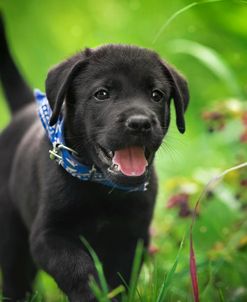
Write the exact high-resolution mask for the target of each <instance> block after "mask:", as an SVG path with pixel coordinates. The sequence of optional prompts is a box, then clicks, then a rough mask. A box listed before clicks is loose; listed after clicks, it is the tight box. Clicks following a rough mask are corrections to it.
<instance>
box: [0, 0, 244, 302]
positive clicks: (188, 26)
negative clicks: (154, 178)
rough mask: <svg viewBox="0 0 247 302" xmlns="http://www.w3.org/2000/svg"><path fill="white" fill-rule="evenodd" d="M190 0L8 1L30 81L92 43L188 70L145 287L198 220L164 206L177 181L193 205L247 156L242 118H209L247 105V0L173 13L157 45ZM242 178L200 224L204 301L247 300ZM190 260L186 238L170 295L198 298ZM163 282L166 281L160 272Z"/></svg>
mask: <svg viewBox="0 0 247 302" xmlns="http://www.w3.org/2000/svg"><path fill="white" fill-rule="evenodd" d="M190 3H191V1H186V0H174V1H162V0H154V1H152V2H151V1H149V0H107V1H104V0H73V1H68V0H52V1H48V0H43V1H38V0H22V1H18V0H2V2H0V9H1V11H2V12H3V14H4V17H5V21H6V28H7V32H8V38H9V43H10V46H11V50H12V53H13V55H14V57H15V59H16V62H17V63H18V65H19V67H20V69H21V70H22V72H23V74H24V75H25V76H26V78H27V80H28V81H29V83H30V85H32V87H38V88H40V89H44V80H45V77H46V74H47V70H48V69H49V68H50V67H51V66H52V65H53V64H56V63H58V62H60V61H61V60H62V59H64V58H66V57H68V56H70V55H71V54H73V53H75V52H77V51H80V49H83V48H84V47H95V46H97V45H100V44H105V43H128V44H137V45H139V46H143V47H148V48H152V49H154V50H156V51H157V52H159V54H160V55H161V56H162V57H163V58H165V59H166V60H167V61H168V62H169V63H171V64H173V65H175V66H176V67H177V68H178V69H179V70H181V72H182V73H183V74H184V75H185V76H186V77H187V79H188V81H189V86H190V92H191V104H190V106H189V110H188V112H187V114H186V121H187V132H186V134H185V135H184V136H181V135H180V134H178V133H177V130H176V128H175V126H174V123H173V124H172V127H171V129H170V131H169V134H168V136H167V138H166V139H165V142H164V144H163V146H162V148H161V150H160V151H159V153H158V155H157V158H156V166H157V168H158V173H159V176H160V192H159V199H158V204H157V207H156V213H155V219H154V228H155V231H154V233H155V234H154V236H153V241H154V242H155V244H156V245H157V247H158V252H157V253H156V256H155V259H151V262H150V263H151V264H150V263H149V262H148V263H147V264H146V265H145V267H144V269H143V273H142V275H141V278H140V284H139V286H140V291H143V290H145V289H146V287H147V286H148V285H147V284H149V285H150V283H152V280H151V281H150V278H151V277H150V276H151V275H152V274H149V272H150V270H152V267H153V263H155V264H156V267H158V273H157V274H158V275H159V276H160V280H163V277H164V274H165V273H166V272H167V271H169V270H170V269H171V267H172V265H173V263H174V261H175V258H176V254H177V252H178V248H179V242H180V241H181V239H182V237H183V235H184V232H185V230H186V229H187V228H188V226H189V224H190V221H191V220H190V218H187V219H185V218H181V217H179V215H178V212H177V210H176V209H165V205H166V203H167V199H168V197H169V196H170V195H171V194H173V193H174V192H173V188H174V187H176V186H179V185H180V184H181V183H183V182H185V183H186V182H187V183H189V185H190V186H191V187H192V188H193V186H194V187H195V186H196V188H197V189H196V190H194V191H193V190H192V191H193V194H191V196H192V197H191V200H190V203H191V205H193V204H194V203H195V201H196V198H197V197H198V196H199V193H200V190H201V189H202V187H203V184H205V183H206V182H207V181H208V180H209V178H210V176H211V175H212V173H214V172H215V171H219V170H222V169H224V168H227V167H229V166H232V165H234V164H236V162H237V161H238V159H239V156H240V155H239V154H241V156H242V154H246V144H245V145H243V144H240V143H239V135H240V132H241V129H240V128H241V126H240V122H239V121H237V120H236V119H233V120H230V121H229V123H228V122H227V127H226V129H225V130H224V131H223V132H221V133H216V134H212V135H210V134H208V133H207V131H206V126H205V123H204V121H203V119H202V118H201V115H202V112H203V111H205V110H210V109H211V108H213V107H214V104H215V103H221V102H223V101H225V100H227V99H229V98H238V99H239V100H240V101H239V102H240V103H241V104H242V106H243V108H244V105H245V102H246V100H245V96H246V94H247V82H246V67H247V63H246V62H247V52H246V49H247V35H246V33H247V3H246V2H245V1H230V0H228V1H217V2H211V3H204V1H199V2H198V3H199V5H196V6H194V7H193V8H192V9H190V10H188V11H186V12H184V13H182V14H180V15H179V16H178V17H177V18H175V19H174V20H173V21H172V22H171V23H170V24H169V25H168V26H167V27H166V28H165V30H164V31H163V32H162V33H161V35H160V36H159V38H158V40H157V41H156V42H155V43H153V41H154V38H155V36H156V35H157V33H158V32H159V30H160V28H161V27H162V26H163V25H164V24H165V23H166V21H167V20H168V19H169V18H170V17H171V16H172V15H173V14H174V13H175V12H177V11H179V10H180V9H181V8H183V7H185V6H186V5H188V4H190ZM231 84H232V85H231ZM234 87H235V88H234ZM243 110H245V109H243ZM8 120H9V114H8V109H7V106H6V103H5V101H4V98H3V95H0V128H3V127H4V126H5V125H6V124H7V122H8ZM241 158H242V159H245V160H246V157H244V156H242V157H241ZM244 177H245V176H244ZM246 177H247V176H246ZM233 178H234V177H233ZM236 179H239V175H237V176H236V175H235V178H234V180H231V179H230V180H229V179H228V182H226V183H223V184H221V185H220V186H219V187H218V189H217V190H216V193H214V195H213V197H212V198H211V200H210V202H207V201H206V202H205V203H203V204H202V206H201V208H200V215H199V217H198V219H197V223H196V226H195V230H194V233H195V237H194V240H195V250H196V253H197V260H198V271H199V284H200V290H201V296H202V300H203V301H247V286H246V284H247V282H246V280H247V272H246V263H247V262H246V261H247V255H246V245H245V243H244V242H245V241H244V239H243V238H245V239H246V238H247V237H246V236H247V226H246V223H245V219H246V211H245V210H243V209H244V207H242V206H240V204H237V201H236V200H235V199H234V196H235V195H234V194H237V193H239V191H238V190H240V189H239V186H238V183H237V181H236ZM171 183H173V184H172V185H171ZM174 183H175V185H174ZM245 190H246V189H245ZM175 191H176V190H175ZM175 193H176V192H175ZM241 194H242V195H243V192H242V191H241ZM245 196H246V194H245ZM246 197H247V196H246ZM241 202H243V201H241ZM187 241H188V240H187ZM241 242H242V243H241ZM241 244H242V245H241ZM246 244H247V239H246ZM188 257H189V252H188V242H187V244H186V242H185V248H184V249H183V251H182V255H181V256H180V260H179V262H180V263H179V268H178V271H177V273H176V274H175V276H174V279H173V281H172V285H171V287H170V289H169V299H168V300H167V301H192V295H191V285H190V278H189V265H188ZM150 267H151V268H150ZM157 280H158V281H157V282H158V283H159V284H161V281H159V278H158V279H157ZM55 288H56V286H55V285H54V282H53V281H52V280H51V279H50V278H49V277H48V276H46V275H45V274H41V275H39V277H38V282H37V289H38V290H39V291H40V292H46V295H47V296H48V297H49V301H61V299H62V298H61V296H59V295H58V292H57V290H56V289H55ZM147 295H148V294H147ZM220 296H221V297H223V298H224V300H222V298H220ZM148 299H149V300H148ZM147 301H151V298H147Z"/></svg>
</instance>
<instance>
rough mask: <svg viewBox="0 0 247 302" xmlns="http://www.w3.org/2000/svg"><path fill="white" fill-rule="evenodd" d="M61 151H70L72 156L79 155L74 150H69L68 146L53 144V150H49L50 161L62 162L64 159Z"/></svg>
mask: <svg viewBox="0 0 247 302" xmlns="http://www.w3.org/2000/svg"><path fill="white" fill-rule="evenodd" d="M61 149H65V150H67V151H70V152H71V153H72V154H75V155H78V153H77V152H76V151H75V150H73V149H71V148H69V147H67V146H65V145H63V144H61V143H57V142H54V143H53V149H52V150H49V154H50V159H51V160H54V159H56V160H58V161H62V160H63V158H62V156H61Z"/></svg>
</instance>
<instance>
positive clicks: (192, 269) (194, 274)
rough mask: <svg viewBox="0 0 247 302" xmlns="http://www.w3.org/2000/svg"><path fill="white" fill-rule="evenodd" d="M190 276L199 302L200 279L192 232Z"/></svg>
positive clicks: (195, 297) (196, 301)
mask: <svg viewBox="0 0 247 302" xmlns="http://www.w3.org/2000/svg"><path fill="white" fill-rule="evenodd" d="M190 276H191V282H192V288H193V295H194V301H195V302H199V289H198V278H197V269H196V259H195V253H194V248H193V238H192V230H191V233H190Z"/></svg>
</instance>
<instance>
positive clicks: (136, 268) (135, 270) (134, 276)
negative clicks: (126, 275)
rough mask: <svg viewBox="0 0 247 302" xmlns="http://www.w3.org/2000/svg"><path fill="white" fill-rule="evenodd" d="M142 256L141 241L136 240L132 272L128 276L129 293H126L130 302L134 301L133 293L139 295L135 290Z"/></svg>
mask: <svg viewBox="0 0 247 302" xmlns="http://www.w3.org/2000/svg"><path fill="white" fill-rule="evenodd" d="M142 256H143V242H142V241H138V243H137V246H136V252H135V257H134V262H133V266H132V272H131V277H130V285H129V293H128V301H129V302H132V301H134V297H135V294H136V293H137V294H138V295H139V298H140V299H141V297H140V293H139V292H138V290H137V281H138V277H139V272H140V268H141V263H142Z"/></svg>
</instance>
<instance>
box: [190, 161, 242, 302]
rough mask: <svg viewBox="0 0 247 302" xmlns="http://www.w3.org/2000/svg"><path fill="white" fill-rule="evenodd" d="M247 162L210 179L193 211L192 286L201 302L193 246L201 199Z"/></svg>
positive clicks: (195, 299)
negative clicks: (194, 228) (226, 176)
mask: <svg viewBox="0 0 247 302" xmlns="http://www.w3.org/2000/svg"><path fill="white" fill-rule="evenodd" d="M246 167H247V162H244V163H242V164H239V165H237V166H234V167H231V168H229V169H226V170H224V171H223V172H222V173H221V174H219V175H217V176H215V177H213V178H212V179H210V181H209V182H208V183H207V185H206V186H205V188H204V190H203V192H202V193H201V195H200V196H199V198H198V200H197V202H196V205H195V208H194V211H193V217H192V222H191V226H190V274H191V282H192V288H193V295H194V301H195V302H199V288H198V278H197V271H196V259H195V252H194V248H193V227H194V224H195V220H196V215H197V213H198V207H199V204H200V202H201V200H202V199H203V198H204V197H205V196H206V194H207V193H208V192H210V191H212V188H213V187H214V186H215V185H216V184H217V183H218V182H219V181H220V180H222V179H223V178H224V176H225V175H227V174H229V173H230V172H233V171H236V170H239V169H242V168H246Z"/></svg>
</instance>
